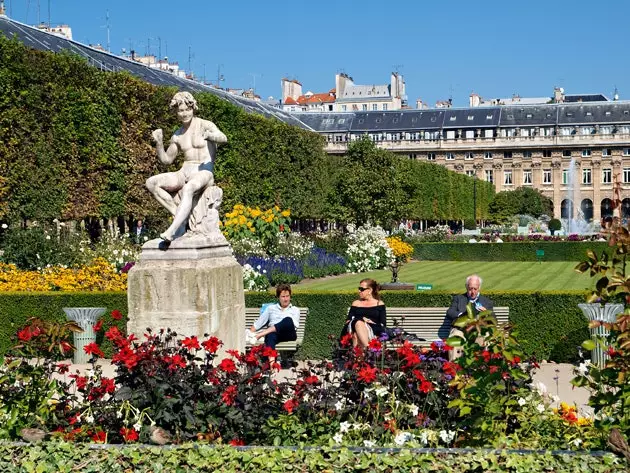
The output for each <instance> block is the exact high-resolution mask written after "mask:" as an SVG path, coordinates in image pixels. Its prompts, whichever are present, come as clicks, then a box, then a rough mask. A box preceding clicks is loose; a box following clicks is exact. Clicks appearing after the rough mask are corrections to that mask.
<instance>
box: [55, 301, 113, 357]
mask: <svg viewBox="0 0 630 473" xmlns="http://www.w3.org/2000/svg"><path fill="white" fill-rule="evenodd" d="M106 310H107V309H106V308H105V307H64V308H63V311H64V312H65V313H66V317H68V320H71V321H73V322H76V323H77V325H78V326H79V327H81V328H82V329H83V332H80V333H75V334H74V363H75V364H85V363H87V362H88V361H89V359H90V358H91V357H92V356H91V355H88V354H87V353H85V351H83V347H84V346H85V345H88V344H90V343H92V342H95V341H96V334H95V333H94V324H95V323H96V321H97V320H98V318H99V317H100V316H101V315H103V314H104V313H105V311H106Z"/></svg>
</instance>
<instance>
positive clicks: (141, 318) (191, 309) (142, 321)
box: [127, 240, 245, 356]
mask: <svg viewBox="0 0 630 473" xmlns="http://www.w3.org/2000/svg"><path fill="white" fill-rule="evenodd" d="M149 243H151V244H147V245H145V247H144V248H143V252H142V255H141V257H140V261H139V262H138V263H137V264H136V265H135V266H134V267H133V268H132V269H131V270H130V271H129V279H128V292H127V298H128V303H129V323H128V325H127V330H128V332H129V333H134V334H136V336H137V337H138V338H139V339H142V338H143V334H144V333H145V332H146V329H147V327H150V328H151V329H152V330H159V329H161V328H170V329H172V330H174V331H175V332H177V334H178V336H179V337H180V338H181V337H186V336H192V335H196V336H197V337H199V339H200V341H203V340H204V339H205V338H206V337H205V334H208V335H210V336H215V337H217V338H219V339H220V340H221V341H223V343H224V345H223V347H222V348H221V352H223V353H224V352H225V350H227V349H234V350H239V351H243V350H244V349H245V339H244V333H245V297H244V292H243V272H242V268H241V265H240V264H238V262H237V261H236V259H235V258H234V256H232V252H231V249H230V247H229V245H226V246H223V245H221V246H205V247H204V246H203V245H190V244H186V242H185V241H178V240H175V241H174V242H173V243H172V244H171V245H170V246H169V247H168V248H159V244H157V243H156V242H155V241H154V242H149ZM226 243H227V242H226ZM220 356H221V354H220Z"/></svg>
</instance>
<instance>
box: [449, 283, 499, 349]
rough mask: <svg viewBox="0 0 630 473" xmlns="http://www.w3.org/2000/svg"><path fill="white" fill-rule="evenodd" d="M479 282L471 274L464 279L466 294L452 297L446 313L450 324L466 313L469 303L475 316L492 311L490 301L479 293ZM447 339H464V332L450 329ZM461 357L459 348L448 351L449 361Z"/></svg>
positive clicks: (454, 328)
mask: <svg viewBox="0 0 630 473" xmlns="http://www.w3.org/2000/svg"><path fill="white" fill-rule="evenodd" d="M481 282H482V281H481V278H480V277H479V276H477V275H476V274H472V275H470V276H468V277H467V278H466V293H465V294H457V295H455V296H453V301H452V302H451V306H450V307H449V308H448V310H447V311H446V317H447V318H448V319H449V320H450V321H451V324H452V323H453V322H455V320H457V319H458V318H459V317H460V316H462V315H464V314H465V313H466V306H467V305H468V304H469V303H471V304H472V305H473V313H474V314H475V315H477V314H478V313H479V312H484V311H486V310H492V309H493V307H494V305H493V304H492V301H491V300H490V299H488V298H487V297H485V296H482V295H481V294H480V292H479V291H480V290H481ZM449 337H461V338H464V332H462V331H461V330H460V329H458V328H457V327H452V328H451V333H450V334H449ZM461 355H462V349H461V348H459V347H456V348H454V349H453V350H451V351H449V359H450V360H451V361H453V360H454V359H455V358H459V357H460V356H461Z"/></svg>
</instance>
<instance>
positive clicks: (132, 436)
mask: <svg viewBox="0 0 630 473" xmlns="http://www.w3.org/2000/svg"><path fill="white" fill-rule="evenodd" d="M120 435H122V438H123V440H124V441H125V442H135V441H136V440H138V438H139V436H138V432H136V431H135V430H134V429H128V428H127V427H122V428H121V429H120Z"/></svg>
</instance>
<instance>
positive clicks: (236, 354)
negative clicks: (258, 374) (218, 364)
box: [225, 350, 241, 360]
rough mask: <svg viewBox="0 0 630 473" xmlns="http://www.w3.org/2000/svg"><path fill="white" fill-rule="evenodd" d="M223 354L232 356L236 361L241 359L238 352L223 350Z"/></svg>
mask: <svg viewBox="0 0 630 473" xmlns="http://www.w3.org/2000/svg"><path fill="white" fill-rule="evenodd" d="M225 352H226V353H227V354H228V355H230V356H233V357H234V358H236V359H237V360H240V359H241V354H240V353H239V352H238V350H225Z"/></svg>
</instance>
